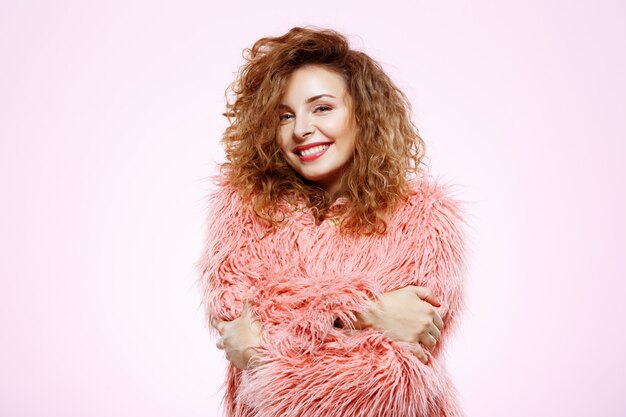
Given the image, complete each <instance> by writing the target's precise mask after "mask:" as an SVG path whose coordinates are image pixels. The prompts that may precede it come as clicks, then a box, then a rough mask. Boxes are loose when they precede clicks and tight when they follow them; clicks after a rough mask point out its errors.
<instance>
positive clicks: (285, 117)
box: [278, 113, 293, 122]
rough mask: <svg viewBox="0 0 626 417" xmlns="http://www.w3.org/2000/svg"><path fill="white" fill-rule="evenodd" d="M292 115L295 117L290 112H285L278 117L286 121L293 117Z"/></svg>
mask: <svg viewBox="0 0 626 417" xmlns="http://www.w3.org/2000/svg"><path fill="white" fill-rule="evenodd" d="M292 117H293V115H292V114H290V113H283V114H281V115H280V116H279V117H278V119H279V120H280V121H281V122H284V121H287V120H289V119H290V118H292Z"/></svg>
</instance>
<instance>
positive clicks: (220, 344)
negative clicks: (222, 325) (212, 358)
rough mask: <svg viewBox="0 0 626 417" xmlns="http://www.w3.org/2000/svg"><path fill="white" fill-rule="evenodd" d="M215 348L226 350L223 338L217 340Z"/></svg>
mask: <svg viewBox="0 0 626 417" xmlns="http://www.w3.org/2000/svg"><path fill="white" fill-rule="evenodd" d="M215 346H217V348H218V349H220V350H224V339H223V338H221V337H220V338H219V339H217V342H215Z"/></svg>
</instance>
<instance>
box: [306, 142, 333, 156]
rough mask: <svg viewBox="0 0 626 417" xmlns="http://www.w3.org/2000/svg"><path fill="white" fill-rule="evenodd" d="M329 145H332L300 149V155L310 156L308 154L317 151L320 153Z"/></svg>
mask: <svg viewBox="0 0 626 417" xmlns="http://www.w3.org/2000/svg"><path fill="white" fill-rule="evenodd" d="M329 146H330V145H320V146H316V147H314V148H309V149H306V150H304V151H300V155H302V156H308V155H313V154H316V153H320V152H322V151H323V150H324V149H326V148H328V147H329Z"/></svg>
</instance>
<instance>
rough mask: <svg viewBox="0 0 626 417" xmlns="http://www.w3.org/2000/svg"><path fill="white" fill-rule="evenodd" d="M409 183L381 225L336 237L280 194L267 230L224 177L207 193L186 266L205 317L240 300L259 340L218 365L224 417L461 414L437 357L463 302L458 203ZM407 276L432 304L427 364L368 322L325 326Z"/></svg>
mask: <svg viewBox="0 0 626 417" xmlns="http://www.w3.org/2000/svg"><path fill="white" fill-rule="evenodd" d="M411 187H412V194H411V196H410V198H409V201H408V202H407V203H405V204H403V205H401V206H400V207H399V208H397V209H396V211H395V212H394V214H393V216H392V218H391V219H390V220H389V222H388V233H387V234H386V235H383V236H362V237H349V236H345V235H342V234H340V233H339V230H338V229H337V226H336V225H335V224H334V222H333V221H331V220H330V219H329V220H325V221H324V222H322V223H321V224H320V225H316V224H315V219H314V217H313V215H312V214H311V213H310V212H309V210H308V209H307V208H306V207H303V206H293V205H290V204H289V203H287V202H284V203H281V204H282V205H281V206H280V207H279V208H280V209H281V210H282V211H283V212H284V213H285V214H286V216H287V220H286V223H285V224H284V225H283V226H282V227H280V228H279V229H278V230H276V231H274V232H271V233H268V232H267V230H268V229H266V228H265V226H264V225H263V223H262V221H259V220H258V218H257V217H256V216H255V215H254V213H253V212H251V211H249V210H245V211H244V210H243V206H242V200H241V198H240V196H239V194H238V193H237V192H236V191H235V190H234V188H233V187H232V186H230V185H229V184H228V183H226V182H225V181H222V182H221V184H220V185H219V186H218V187H217V188H216V189H215V190H214V191H212V192H211V193H210V194H209V196H208V200H207V203H208V213H207V221H206V225H207V227H206V234H205V243H204V249H203V252H202V255H201V257H200V259H199V260H198V262H197V265H196V266H197V268H198V274H199V285H200V288H201V292H202V296H203V303H204V307H205V311H206V320H207V323H210V320H211V318H212V317H217V318H219V319H221V320H233V319H235V318H237V317H239V315H240V313H241V310H242V307H243V301H244V300H246V299H248V300H249V305H250V309H251V311H252V312H253V314H254V315H255V317H256V318H257V319H258V320H259V321H260V323H261V325H262V328H263V337H264V339H265V344H264V346H263V347H262V349H261V351H262V354H263V361H262V363H261V364H260V365H259V366H257V367H255V368H253V369H251V370H245V371H242V370H240V369H238V368H235V367H234V366H233V365H231V364H230V363H229V364H228V369H227V375H226V382H225V388H226V390H225V397H224V408H225V411H226V415H227V416H228V417H430V416H438V417H439V416H454V417H459V416H463V412H462V410H461V407H460V405H459V400H458V393H457V391H456V389H455V387H454V385H453V384H452V382H451V380H450V378H449V376H448V374H447V372H446V369H445V366H444V363H443V355H442V352H443V349H444V347H445V346H446V342H447V340H448V339H449V337H450V335H451V332H453V331H454V330H455V329H456V325H457V321H458V318H459V315H460V313H461V311H462V310H463V306H464V298H463V275H464V256H465V255H464V252H465V251H464V247H465V239H464V231H463V216H462V214H463V212H462V207H461V204H460V202H459V201H458V200H456V199H455V198H453V197H452V196H451V195H449V194H450V193H449V190H448V186H445V185H442V184H440V183H437V182H435V181H434V180H426V179H420V180H412V181H411ZM345 203H346V200H345V198H339V199H338V200H337V201H336V202H335V203H334V204H333V207H331V208H337V207H339V205H341V204H345ZM407 285H418V286H425V287H428V288H430V289H431V290H432V291H433V292H434V294H435V295H436V296H437V297H438V298H439V300H440V301H441V304H442V305H441V307H436V309H437V311H438V313H439V315H440V316H441V318H442V319H443V322H444V328H443V331H442V333H441V339H440V341H439V343H438V344H437V347H436V349H435V350H434V351H433V352H430V351H429V350H428V349H426V348H425V347H424V351H425V352H426V354H427V355H428V357H429V363H428V364H424V363H423V362H421V361H420V360H419V359H417V357H415V356H414V355H413V354H412V353H411V351H410V350H409V348H408V345H407V344H406V343H404V342H399V341H395V340H393V339H390V338H388V337H386V336H385V335H383V333H382V332H380V331H376V330H366V331H352V332H351V331H349V330H347V329H340V328H337V327H333V322H334V320H335V318H337V317H340V318H343V319H344V320H347V319H348V318H350V317H351V314H352V313H351V312H352V311H355V310H359V309H362V308H364V306H365V304H366V302H367V301H368V300H374V299H375V298H376V297H377V295H379V294H382V293H384V292H388V291H392V290H395V289H398V288H401V287H404V286H407ZM211 331H212V332H213V335H214V336H217V333H216V332H215V331H214V330H213V329H212V328H211Z"/></svg>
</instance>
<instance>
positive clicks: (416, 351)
mask: <svg viewBox="0 0 626 417" xmlns="http://www.w3.org/2000/svg"><path fill="white" fill-rule="evenodd" d="M410 349H411V352H412V353H413V355H415V356H416V357H417V359H419V360H420V361H422V362H424V363H428V356H426V352H424V349H422V346H420V344H419V343H413V344H412V345H411V348H410Z"/></svg>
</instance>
